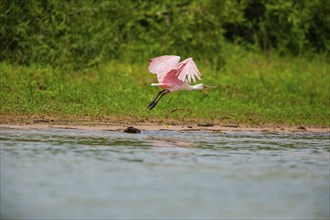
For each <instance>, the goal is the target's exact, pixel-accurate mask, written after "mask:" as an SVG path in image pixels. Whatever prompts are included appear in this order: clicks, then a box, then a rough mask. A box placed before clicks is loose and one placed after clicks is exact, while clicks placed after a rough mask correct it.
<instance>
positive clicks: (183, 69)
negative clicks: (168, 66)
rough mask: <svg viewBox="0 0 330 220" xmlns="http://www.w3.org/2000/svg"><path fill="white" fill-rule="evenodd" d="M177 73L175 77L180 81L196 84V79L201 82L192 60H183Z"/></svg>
mask: <svg viewBox="0 0 330 220" xmlns="http://www.w3.org/2000/svg"><path fill="white" fill-rule="evenodd" d="M178 68H179V71H178V72H177V77H178V79H179V80H181V81H185V80H186V79H188V82H189V83H191V79H192V80H193V81H194V82H196V78H195V77H197V79H199V80H201V79H202V78H201V76H202V75H201V73H200V72H199V70H198V68H197V66H196V64H195V62H194V61H193V59H192V58H188V59H185V60H184V61H182V62H181V63H180V65H179V67H178Z"/></svg>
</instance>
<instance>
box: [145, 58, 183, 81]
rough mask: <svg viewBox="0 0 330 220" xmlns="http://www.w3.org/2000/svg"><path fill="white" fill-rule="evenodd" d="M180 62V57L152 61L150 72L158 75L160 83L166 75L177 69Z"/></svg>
mask: <svg viewBox="0 0 330 220" xmlns="http://www.w3.org/2000/svg"><path fill="white" fill-rule="evenodd" d="M179 62H180V57H179V56H174V55H164V56H160V57H155V58H152V59H151V60H150V64H149V66H148V71H149V72H151V73H154V74H157V78H158V81H161V80H162V79H163V78H164V76H165V74H166V73H167V72H169V71H170V70H172V69H174V68H176V67H177V65H178V63H179Z"/></svg>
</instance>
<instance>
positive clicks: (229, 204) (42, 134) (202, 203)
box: [0, 128, 330, 219]
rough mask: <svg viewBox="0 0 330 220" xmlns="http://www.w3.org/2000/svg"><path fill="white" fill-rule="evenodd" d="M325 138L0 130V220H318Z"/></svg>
mask: <svg viewBox="0 0 330 220" xmlns="http://www.w3.org/2000/svg"><path fill="white" fill-rule="evenodd" d="M329 138H330V136H329V133H307V132H305V133H262V132H216V133H215V132H200V131H194V132H187V131H186V132H179V131H142V133H140V134H127V133H124V132H120V131H104V130H103V131H102V130H99V131H93V130H75V129H51V128H50V129H46V130H38V129H36V130H26V129H21V130H20V129H2V130H1V135H0V141H1V161H0V165H1V170H0V171H1V176H0V177H1V179H0V186H1V188H0V192H1V197H0V199H1V200H0V201H1V203H0V208H1V209H0V211H1V217H2V218H18V219H25V218H29V219H36V218H39V219H46V218H48V219H49V218H51V219H61V218H65V219H69V218H70V219H72V218H75V219H83V218H84V219H98V218H106V219H110V218H115V219H118V218H125V219H136V218H139V219H160V218H162V219H165V218H166V219H173V218H175V219H178V218H184V219H191V218H194V219H221V218H225V219H228V218H241V219H242V218H243V219H246V218H252V219H255V218H272V219H274V218H290V219H317V218H325V219H328V218H329V206H330V205H329V196H330V190H329V184H330V182H329V178H330V177H329V175H330V174H329V163H330V162H329V154H330V140H329Z"/></svg>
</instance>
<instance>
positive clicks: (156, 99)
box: [148, 89, 170, 111]
mask: <svg viewBox="0 0 330 220" xmlns="http://www.w3.org/2000/svg"><path fill="white" fill-rule="evenodd" d="M167 93H170V91H169V90H166V89H165V90H163V91H161V92H159V93H158V95H157V97H156V98H155V99H154V100H153V101H152V102H151V103H150V104H149V105H148V108H149V111H150V110H151V109H153V108H154V107H155V106H156V105H157V103H158V102H159V100H160V99H161V98H162V97H163V96H164V95H166V94H167Z"/></svg>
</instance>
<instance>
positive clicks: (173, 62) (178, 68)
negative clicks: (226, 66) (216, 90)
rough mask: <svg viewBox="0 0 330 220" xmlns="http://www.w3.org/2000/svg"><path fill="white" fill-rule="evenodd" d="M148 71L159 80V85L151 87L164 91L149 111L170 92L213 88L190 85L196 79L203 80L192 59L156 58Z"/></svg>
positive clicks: (150, 105)
mask: <svg viewBox="0 0 330 220" xmlns="http://www.w3.org/2000/svg"><path fill="white" fill-rule="evenodd" d="M148 71H149V72H151V73H153V74H156V75H157V79H158V83H152V84H151V86H159V87H161V88H163V89H164V90H162V91H160V92H159V93H158V95H157V96H156V98H155V99H154V100H153V101H152V102H151V103H150V104H149V105H148V107H147V108H149V110H151V109H153V108H154V107H155V106H156V105H157V103H158V102H159V100H160V99H161V98H162V97H163V96H164V95H166V94H168V93H170V92H175V91H179V90H203V89H204V88H208V87H209V88H211V87H210V86H205V85H203V84H196V85H193V86H192V85H190V83H191V80H193V81H194V82H196V78H197V79H199V80H201V76H202V75H201V73H200V72H199V70H198V68H197V66H196V64H195V62H194V61H193V59H192V58H191V57H189V58H187V59H185V60H183V61H182V62H180V57H179V56H175V55H164V56H160V57H155V58H152V59H151V60H150V64H149V66H148Z"/></svg>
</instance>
